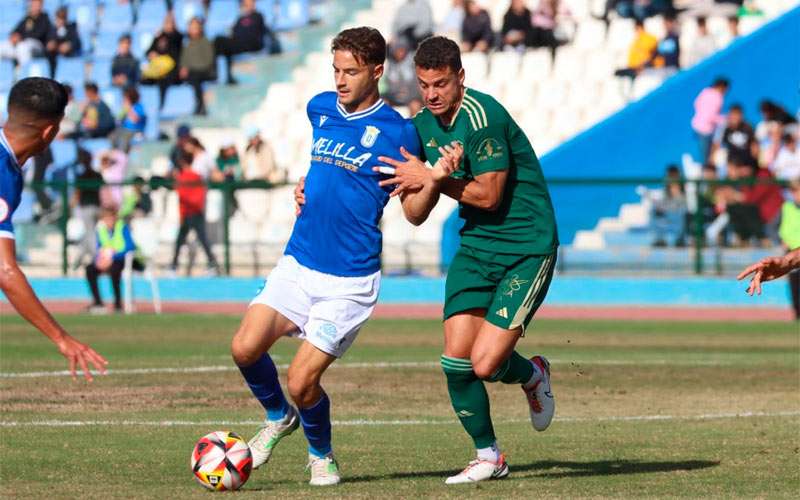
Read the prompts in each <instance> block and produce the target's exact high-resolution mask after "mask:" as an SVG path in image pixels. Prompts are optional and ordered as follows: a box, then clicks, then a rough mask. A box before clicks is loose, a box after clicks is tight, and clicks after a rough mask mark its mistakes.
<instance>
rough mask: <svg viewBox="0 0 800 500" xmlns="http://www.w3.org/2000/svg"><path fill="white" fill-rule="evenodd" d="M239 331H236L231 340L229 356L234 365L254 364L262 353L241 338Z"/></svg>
mask: <svg viewBox="0 0 800 500" xmlns="http://www.w3.org/2000/svg"><path fill="white" fill-rule="evenodd" d="M242 337H243V335H241V331H239V332H236V335H234V337H233V340H232V341H231V357H232V358H233V362H234V363H236V366H250V365H252V364H254V363H255V362H256V361H258V359H259V358H260V357H261V355H262V354H263V353H262V352H259V351H258V350H257V349H255V348H253V346H249V345H248V344H247V343H246V342H244V341H243V340H242Z"/></svg>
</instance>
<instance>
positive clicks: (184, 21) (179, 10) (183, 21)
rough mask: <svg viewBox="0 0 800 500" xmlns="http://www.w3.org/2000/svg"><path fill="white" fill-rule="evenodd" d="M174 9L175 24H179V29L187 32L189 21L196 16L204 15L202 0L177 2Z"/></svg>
mask: <svg viewBox="0 0 800 500" xmlns="http://www.w3.org/2000/svg"><path fill="white" fill-rule="evenodd" d="M173 11H174V12H175V24H176V25H177V26H178V30H179V31H180V32H182V33H186V28H187V27H188V26H189V21H190V20H191V19H192V18H193V17H195V16H200V17H202V16H203V4H202V3H201V2H200V0H183V1H182V2H175V5H174V7H173Z"/></svg>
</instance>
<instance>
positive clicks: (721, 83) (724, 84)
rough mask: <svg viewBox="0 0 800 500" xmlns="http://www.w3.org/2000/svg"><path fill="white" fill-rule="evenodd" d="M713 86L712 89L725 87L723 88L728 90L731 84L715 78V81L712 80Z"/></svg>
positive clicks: (726, 80)
mask: <svg viewBox="0 0 800 500" xmlns="http://www.w3.org/2000/svg"><path fill="white" fill-rule="evenodd" d="M713 86H714V87H725V88H728V87H730V86H731V82H730V81H728V79H727V78H717V79H716V80H714V84H713Z"/></svg>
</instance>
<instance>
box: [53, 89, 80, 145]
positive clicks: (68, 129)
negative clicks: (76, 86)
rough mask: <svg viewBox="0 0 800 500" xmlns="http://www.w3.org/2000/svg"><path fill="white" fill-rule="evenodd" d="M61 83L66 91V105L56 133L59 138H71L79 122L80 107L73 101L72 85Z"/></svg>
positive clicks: (75, 133)
mask: <svg viewBox="0 0 800 500" xmlns="http://www.w3.org/2000/svg"><path fill="white" fill-rule="evenodd" d="M63 85H64V90H65V91H66V93H67V106H66V107H65V108H64V118H62V119H61V125H60V126H59V129H58V130H59V131H58V134H59V138H61V139H73V138H74V137H75V136H76V135H77V133H78V127H79V126H80V123H81V107H80V106H79V105H78V103H77V102H75V95H74V94H75V93H74V92H73V90H72V85H69V84H68V83H65V84H63Z"/></svg>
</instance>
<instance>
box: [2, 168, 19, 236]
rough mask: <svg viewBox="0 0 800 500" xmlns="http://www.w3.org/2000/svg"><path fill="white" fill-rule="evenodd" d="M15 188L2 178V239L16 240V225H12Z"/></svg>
mask: <svg viewBox="0 0 800 500" xmlns="http://www.w3.org/2000/svg"><path fill="white" fill-rule="evenodd" d="M12 189H13V186H11V184H10V183H9V182H5V181H4V179H2V178H0V238H10V239H12V240H13V239H14V225H13V224H11V216H12V215H14V213H13V212H12V211H11V206H12V203H13V199H14V196H15V194H14V192H13V191H12Z"/></svg>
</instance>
